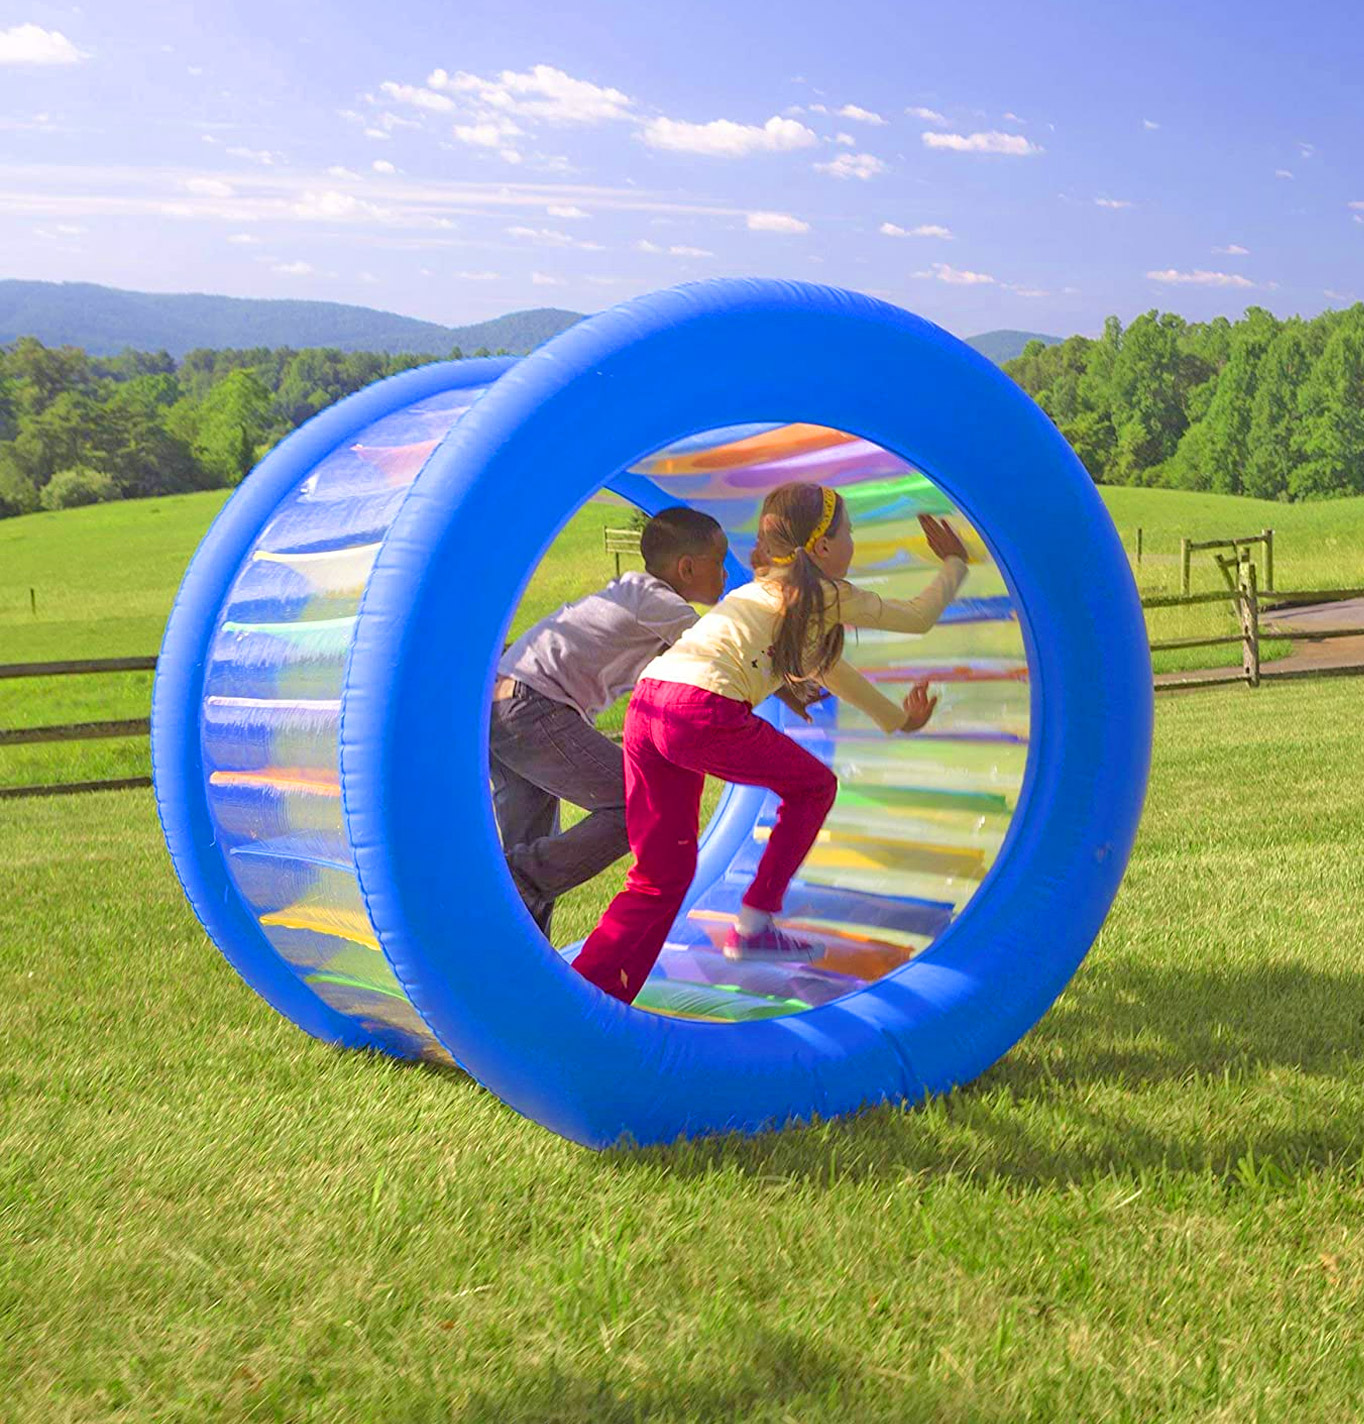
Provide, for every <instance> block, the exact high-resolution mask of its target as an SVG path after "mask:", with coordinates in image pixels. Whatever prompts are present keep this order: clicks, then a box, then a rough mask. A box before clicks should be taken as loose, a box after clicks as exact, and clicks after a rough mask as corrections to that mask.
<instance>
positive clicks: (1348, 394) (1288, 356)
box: [1004, 303, 1364, 500]
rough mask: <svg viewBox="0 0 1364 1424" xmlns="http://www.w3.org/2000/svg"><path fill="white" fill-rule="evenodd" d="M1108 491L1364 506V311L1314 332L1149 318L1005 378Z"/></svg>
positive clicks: (1269, 318) (1031, 362) (1302, 325)
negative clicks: (1361, 502)
mask: <svg viewBox="0 0 1364 1424" xmlns="http://www.w3.org/2000/svg"><path fill="white" fill-rule="evenodd" d="M1004 369H1005V370H1006V371H1008V373H1009V374H1010V375H1011V376H1012V377H1013V378H1014V380H1015V381H1017V382H1018V384H1019V385H1021V386H1022V387H1023V389H1024V390H1025V391H1027V392H1028V394H1029V395H1030V396H1032V397H1033V399H1034V400H1035V401H1037V403H1038V404H1039V405H1040V406H1041V407H1042V409H1043V410H1045V411H1046V413H1047V414H1048V415H1049V416H1050V417H1051V418H1052V420H1053V421H1054V422H1055V423H1056V425H1057V427H1058V428H1059V429H1060V431H1061V433H1062V434H1063V435H1064V436H1065V437H1066V439H1067V440H1068V441H1069V442H1070V444H1071V447H1072V448H1073V449H1074V451H1075V453H1076V454H1077V455H1078V456H1079V457H1080V459H1081V460H1082V461H1083V462H1084V465H1085V467H1086V469H1088V471H1089V473H1090V474H1091V475H1092V476H1093V477H1094V479H1095V480H1096V481H1098V482H1099V483H1101V484H1118V485H1160V486H1165V487H1167V488H1171V489H1187V490H1212V491H1215V492H1217V493H1220V494H1243V495H1252V496H1254V497H1256V498H1258V499H1278V500H1301V499H1322V498H1330V497H1333V496H1338V495H1351V494H1361V493H1364V303H1356V304H1355V305H1354V306H1351V307H1349V308H1347V309H1345V310H1343V311H1328V312H1323V313H1322V314H1321V315H1320V316H1317V317H1314V318H1312V319H1311V320H1304V319H1303V318H1301V317H1292V318H1289V319H1288V320H1286V321H1280V320H1279V319H1278V318H1276V317H1275V316H1274V315H1273V314H1272V313H1270V312H1268V311H1265V310H1264V308H1262V307H1250V308H1249V309H1248V310H1247V311H1246V313H1245V315H1244V316H1243V317H1242V318H1241V319H1240V320H1239V321H1234V322H1233V321H1228V320H1227V319H1226V318H1225V317H1218V318H1217V319H1216V320H1215V321H1210V322H1186V321H1185V320H1184V319H1183V318H1182V317H1179V316H1176V315H1175V314H1174V313H1173V312H1157V311H1149V312H1146V313H1145V314H1144V315H1142V316H1139V317H1137V319H1136V320H1135V321H1133V322H1132V323H1131V325H1130V326H1128V327H1126V328H1124V327H1123V325H1122V324H1121V322H1119V321H1118V319H1117V318H1116V317H1110V318H1109V319H1108V321H1107V322H1106V323H1105V324H1104V331H1103V335H1102V336H1101V337H1099V338H1098V339H1097V340H1093V339H1090V338H1088V337H1084V336H1072V337H1070V338H1069V340H1067V341H1063V342H1061V343H1060V344H1059V345H1055V346H1045V345H1043V343H1042V342H1040V341H1033V342H1030V343H1029V344H1028V345H1027V346H1026V347H1025V348H1024V350H1023V353H1022V355H1020V356H1018V357H1017V358H1016V359H1014V360H1013V361H1010V362H1008V363H1007V364H1006V366H1005V367H1004Z"/></svg>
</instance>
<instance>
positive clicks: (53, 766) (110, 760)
mask: <svg viewBox="0 0 1364 1424" xmlns="http://www.w3.org/2000/svg"><path fill="white" fill-rule="evenodd" d="M224 499H225V495H224V493H223V492H221V491H215V492H212V493H208V494H191V495H177V496H174V497H171V498H167V499H155V500H129V501H126V502H123V503H118V504H107V505H98V506H94V507H91V508H88V509H74V510H66V511H63V512H61V513H56V514H35V515H29V516H26V517H24V518H22V519H10V520H0V663H3V662H38V661H41V660H45V659H54V660H55V659H76V658H112V657H133V656H140V655H152V654H155V653H156V651H157V649H158V648H159V646H160V643H161V630H162V628H163V626H164V624H165V621H166V617H167V615H168V614H169V612H170V607H171V603H172V601H173V599H174V597H175V591H176V588H177V587H178V586H179V583H180V579H181V577H182V576H183V574H184V571H185V566H186V564H187V563H188V562H189V557H190V555H191V553H192V552H193V551H194V549H195V547H196V546H197V545H198V543H199V540H200V539H201V538H202V537H203V535H204V533H205V531H206V530H207V529H208V526H209V524H210V523H211V522H212V520H213V518H214V516H215V515H216V514H217V512H218V510H219V509H220V508H221V507H222V505H223V502H224ZM626 518H627V516H626V514H625V511H623V510H622V509H620V508H619V507H617V506H615V505H613V504H607V503H600V504H599V503H593V504H590V505H588V506H586V507H585V508H583V509H582V510H580V511H579V512H578V514H576V515H575V516H574V518H573V519H572V521H571V522H570V524H569V525H568V527H567V528H566V529H565V530H564V532H563V533H562V534H561V535H560V537H559V539H558V540H556V542H555V545H554V549H553V551H552V556H551V558H550V559H549V560H548V561H547V563H546V565H545V566H544V567H543V569H542V570H541V571H540V573H538V574H537V577H536V579H535V584H534V587H533V588H531V589H529V590H528V591H527V594H526V598H525V600H524V603H523V606H522V608H521V609H520V610H519V611H518V614H517V617H516V619H515V620H514V622H513V625H512V628H513V632H514V633H515V632H519V631H520V630H521V628H523V627H525V626H526V624H527V623H529V622H533V621H534V620H535V619H536V618H540V617H543V616H544V614H546V613H548V612H550V611H551V610H552V609H554V608H556V607H557V606H558V605H559V604H560V603H563V602H565V601H567V600H568V599H571V598H574V597H577V596H578V595H579V594H580V593H582V592H585V591H586V590H587V588H589V587H591V586H593V585H594V584H597V583H600V582H602V581H603V580H605V579H606V578H609V577H610V576H611V573H612V571H613V568H614V565H613V563H612V561H611V560H610V559H608V558H607V556H606V555H605V554H604V553H603V552H602V535H601V531H602V529H603V528H604V527H605V526H606V525H608V524H611V525H621V524H623V523H625V521H626ZM30 588H33V589H35V590H36V592H37V607H38V611H37V616H36V617H35V616H34V614H33V612H32V609H31V604H30V600H29V589H30ZM151 684H152V674H151V673H112V674H101V675H99V676H97V677H52V678H34V679H30V678H24V679H20V680H15V681H0V727H22V726H37V725H40V724H43V725H49V724H57V723H63V722H82V721H100V720H105V719H114V718H122V717H145V716H146V715H147V711H148V709H149V707H150V705H151ZM147 766H148V758H147V749H146V743H145V739H144V740H142V741H138V740H123V741H98V742H84V743H67V744H64V745H61V744H59V745H51V744H44V745H38V746H32V747H12V748H5V749H0V786H3V785H25V784H32V783H36V782H40V781H46V780H49V779H57V780H78V779H90V780H95V779H102V778H105V777H115V776H142V775H146V773H147Z"/></svg>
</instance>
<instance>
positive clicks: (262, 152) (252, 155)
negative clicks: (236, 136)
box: [227, 148, 284, 168]
mask: <svg viewBox="0 0 1364 1424" xmlns="http://www.w3.org/2000/svg"><path fill="white" fill-rule="evenodd" d="M227 152H228V153H229V154H230V155H231V156H232V157H233V158H245V159H247V160H248V161H249V162H251V163H259V164H260V165H261V167H262V168H273V167H274V166H275V163H276V161H277V160H280V159H282V158H283V156H284V155H283V154H280V153H272V152H271V151H270V150H269V149H268V148H229V149H228V150H227Z"/></svg>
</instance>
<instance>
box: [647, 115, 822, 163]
mask: <svg viewBox="0 0 1364 1424" xmlns="http://www.w3.org/2000/svg"><path fill="white" fill-rule="evenodd" d="M640 137H641V138H642V139H643V140H644V142H645V143H647V144H648V145H649V147H650V148H660V149H665V150H667V151H668V152H671V153H699V154H704V155H705V156H706V157H708V158H743V157H744V156H746V155H747V154H750V153H785V152H789V151H790V150H791V149H796V148H809V147H810V145H811V144H813V143H815V142H817V140H816V138H815V134H814V131H813V130H812V129H808V128H806V127H805V125H804V124H802V123H799V122H797V121H796V120H795V119H782V118H778V117H776V116H775V115H774V116H773V117H772V118H770V119H768V121H767V122H766V123H765V124H762V125H758V124H736V123H734V122H732V121H731V120H729V119H712V120H711V122H710V123H708V124H689V123H687V122H686V121H685V120H683V119H664V118H658V119H650V120H649V122H648V123H647V124H645V125H644V128H643V131H642V132H641V134H640Z"/></svg>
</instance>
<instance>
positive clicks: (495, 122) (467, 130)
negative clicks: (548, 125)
mask: <svg viewBox="0 0 1364 1424" xmlns="http://www.w3.org/2000/svg"><path fill="white" fill-rule="evenodd" d="M451 131H452V132H453V133H454V136H455V137H456V138H457V139H458V140H459V141H460V142H461V143H467V144H470V145H472V146H473V147H474V148H501V147H503V146H504V145H505V144H506V142H507V140H508V139H509V138H518V137H520V136H521V135H522V134H523V133H524V132H525V130H524V129H522V128H520V127H519V126H518V125H517V124H515V123H513V122H512V120H511V119H509V118H507V117H506V116H505V115H503V114H482V115H480V116H479V120H478V122H477V123H473V124H455V125H454V127H453V129H452V130H451Z"/></svg>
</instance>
